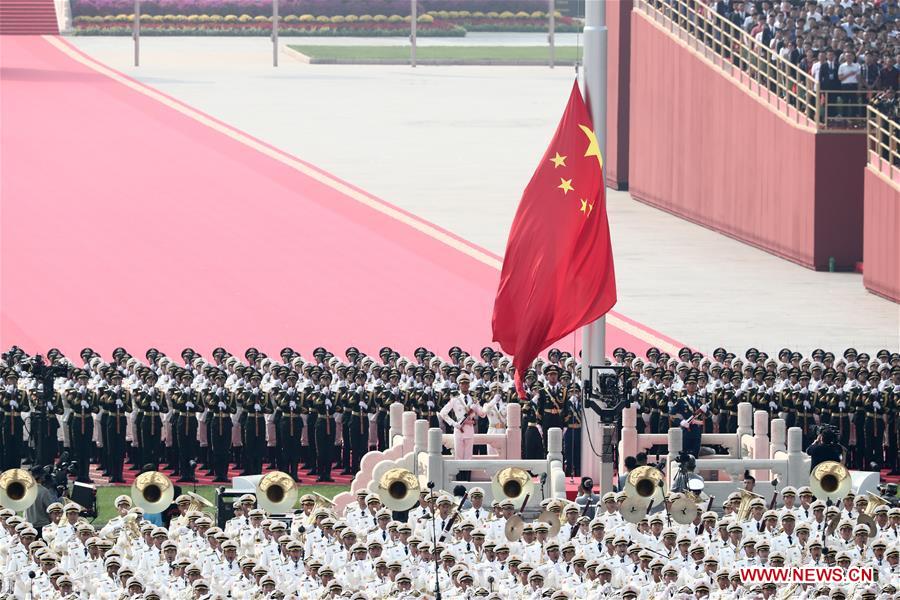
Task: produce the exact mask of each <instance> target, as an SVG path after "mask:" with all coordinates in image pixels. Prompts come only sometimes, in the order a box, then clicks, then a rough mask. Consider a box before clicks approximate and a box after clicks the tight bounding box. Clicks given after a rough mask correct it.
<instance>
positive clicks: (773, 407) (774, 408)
mask: <svg viewBox="0 0 900 600" xmlns="http://www.w3.org/2000/svg"><path fill="white" fill-rule="evenodd" d="M769 408H771V409H772V410H778V405H777V404H775V403H774V402H769Z"/></svg>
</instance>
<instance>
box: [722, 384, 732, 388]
mask: <svg viewBox="0 0 900 600" xmlns="http://www.w3.org/2000/svg"><path fill="white" fill-rule="evenodd" d="M723 387H724V388H725V389H726V390H730V389H731V384H730V383H726V384H725V385H724V386H723Z"/></svg>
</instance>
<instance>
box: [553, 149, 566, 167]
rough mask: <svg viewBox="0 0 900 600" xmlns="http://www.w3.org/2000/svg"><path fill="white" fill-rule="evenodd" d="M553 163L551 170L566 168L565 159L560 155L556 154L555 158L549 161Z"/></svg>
mask: <svg viewBox="0 0 900 600" xmlns="http://www.w3.org/2000/svg"><path fill="white" fill-rule="evenodd" d="M550 160H551V161H552V162H553V168H554V169H556V168H557V167H561V166H562V167H564V166H566V157H565V156H563V155H561V154H560V153H559V152H557V153H556V156H554V157H553V158H551V159H550Z"/></svg>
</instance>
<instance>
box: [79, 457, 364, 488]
mask: <svg viewBox="0 0 900 600" xmlns="http://www.w3.org/2000/svg"><path fill="white" fill-rule="evenodd" d="M301 466H302V465H301ZM125 467H126V468H125V471H124V472H123V473H122V478H123V479H124V480H125V483H109V480H108V479H107V478H106V477H104V476H103V473H102V471H100V467H98V466H97V465H96V464H92V465H91V479H92V480H93V482H94V485H98V486H109V485H112V486H128V487H130V486H131V484H132V483H133V482H134V478H135V477H137V476H138V471H137V470H136V469H131V468H129V467H131V465H129V464H127V463H126V465H125ZM263 472H264V473H268V472H269V469H264V470H263ZM163 473H165V474H166V475H168V476H169V477H171V478H172V480H173V481H176V478H175V477H174V476H173V475H172V471H169V470H164V471H163ZM195 475H196V477H197V485H217V486H218V485H225V484H221V483H216V482H213V478H212V476H209V475H207V474H206V471H202V470H200V469H199V468H198V469H197V472H196V474H195ZM240 475H241V472H240V470H239V469H237V468H236V467H235V466H234V465H233V464H232V465H230V466H229V468H228V478H229V479H234V478H235V477H239V476H240ZM331 478H332V479H334V483H333V484H332V485H341V486H348V485H350V482H351V481H353V477H352V476H350V475H341V472H340V471H339V470H336V469H335V470H332V472H331ZM300 485H329V484H325V483H318V482H316V476H315V475H310V474H309V472H308V471H307V470H305V469H302V468H301V469H300Z"/></svg>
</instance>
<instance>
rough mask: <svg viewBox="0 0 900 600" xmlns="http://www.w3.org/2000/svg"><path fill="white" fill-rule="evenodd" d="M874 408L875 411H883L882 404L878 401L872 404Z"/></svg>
mask: <svg viewBox="0 0 900 600" xmlns="http://www.w3.org/2000/svg"><path fill="white" fill-rule="evenodd" d="M872 407H873V408H874V409H875V410H881V402H877V401H876V402H873V403H872Z"/></svg>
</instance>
